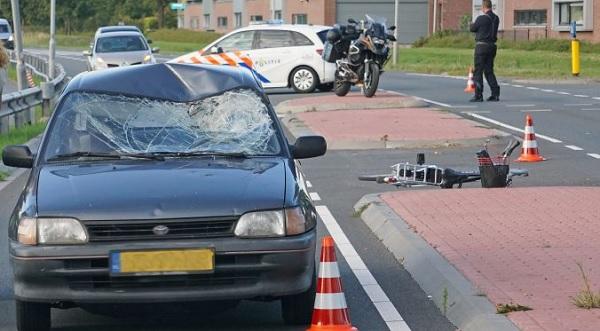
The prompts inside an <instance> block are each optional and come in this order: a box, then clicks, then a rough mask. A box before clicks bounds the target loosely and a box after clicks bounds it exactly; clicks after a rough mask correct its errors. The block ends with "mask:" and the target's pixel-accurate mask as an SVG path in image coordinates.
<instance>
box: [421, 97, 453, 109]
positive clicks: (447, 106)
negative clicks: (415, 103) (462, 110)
mask: <svg viewBox="0 0 600 331" xmlns="http://www.w3.org/2000/svg"><path fill="white" fill-rule="evenodd" d="M415 98H416V99H418V100H421V101H425V102H427V103H431V104H434V105H437V106H441V107H446V108H452V106H451V105H449V104H447V103H441V102H437V101H433V100H429V99H425V98H421V97H415Z"/></svg>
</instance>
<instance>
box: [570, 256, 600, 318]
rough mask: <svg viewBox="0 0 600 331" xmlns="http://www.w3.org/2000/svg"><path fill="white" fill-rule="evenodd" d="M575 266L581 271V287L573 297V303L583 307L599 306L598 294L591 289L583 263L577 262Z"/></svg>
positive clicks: (599, 296) (599, 297)
mask: <svg viewBox="0 0 600 331" xmlns="http://www.w3.org/2000/svg"><path fill="white" fill-rule="evenodd" d="M577 267H579V272H580V273H581V278H582V281H583V289H581V291H579V293H577V295H576V296H575V297H574V298H573V304H574V305H575V306H577V307H579V308H585V309H592V308H600V294H597V293H594V292H593V291H592V288H591V286H590V281H589V279H588V277H587V275H586V274H585V271H584V270H583V265H582V264H581V263H577Z"/></svg>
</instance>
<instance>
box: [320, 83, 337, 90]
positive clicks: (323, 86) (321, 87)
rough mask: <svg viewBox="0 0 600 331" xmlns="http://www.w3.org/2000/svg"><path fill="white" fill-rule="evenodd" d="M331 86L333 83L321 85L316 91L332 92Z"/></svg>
mask: <svg viewBox="0 0 600 331" xmlns="http://www.w3.org/2000/svg"><path fill="white" fill-rule="evenodd" d="M333 86H334V84H333V83H327V84H321V85H319V86H317V89H318V90H319V91H321V92H330V91H331V90H333Z"/></svg>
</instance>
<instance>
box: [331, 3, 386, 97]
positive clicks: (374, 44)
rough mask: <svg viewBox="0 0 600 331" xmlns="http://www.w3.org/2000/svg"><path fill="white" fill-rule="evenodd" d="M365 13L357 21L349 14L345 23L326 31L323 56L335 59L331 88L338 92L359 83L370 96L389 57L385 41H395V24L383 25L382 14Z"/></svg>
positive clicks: (372, 94)
mask: <svg viewBox="0 0 600 331" xmlns="http://www.w3.org/2000/svg"><path fill="white" fill-rule="evenodd" d="M365 17H366V20H361V21H360V22H357V21H356V20H354V19H352V18H350V19H348V25H335V26H334V28H333V29H331V30H329V31H328V32H327V42H326V43H325V50H324V52H323V59H324V60H325V61H327V62H331V63H336V72H335V83H334V91H335V94H336V95H338V96H345V95H346V94H348V92H349V91H350V88H351V87H352V85H362V87H363V89H362V91H363V94H364V95H365V96H366V97H367V98H370V97H372V96H374V95H375V92H377V86H378V85H379V76H380V75H381V74H382V73H383V67H384V65H385V63H386V62H387V61H388V59H389V57H390V47H389V43H390V41H391V42H394V41H396V38H395V37H394V35H393V33H392V31H394V30H395V29H396V27H395V26H391V27H389V28H386V22H385V19H384V18H373V17H371V16H369V15H365Z"/></svg>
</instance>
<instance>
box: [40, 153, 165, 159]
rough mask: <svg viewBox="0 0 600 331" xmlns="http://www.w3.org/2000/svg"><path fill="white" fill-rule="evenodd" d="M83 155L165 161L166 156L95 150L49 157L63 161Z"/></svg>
mask: <svg viewBox="0 0 600 331" xmlns="http://www.w3.org/2000/svg"><path fill="white" fill-rule="evenodd" d="M82 157H95V158H105V159H123V158H136V159H149V160H159V161H163V160H164V159H165V158H164V157H162V156H160V155H154V154H134V153H119V154H115V153H94V152H74V153H67V154H59V155H55V156H53V157H51V158H49V159H48V161H62V160H68V159H78V158H82Z"/></svg>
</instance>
